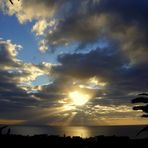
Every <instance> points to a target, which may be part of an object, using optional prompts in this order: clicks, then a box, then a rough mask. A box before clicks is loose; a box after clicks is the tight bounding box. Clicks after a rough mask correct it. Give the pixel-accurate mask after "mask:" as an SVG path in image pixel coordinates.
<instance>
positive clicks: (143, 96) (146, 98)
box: [132, 93, 148, 136]
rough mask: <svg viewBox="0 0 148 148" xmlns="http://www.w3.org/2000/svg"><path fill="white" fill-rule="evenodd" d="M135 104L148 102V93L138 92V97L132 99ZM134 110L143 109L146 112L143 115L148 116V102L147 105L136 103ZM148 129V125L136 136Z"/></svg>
mask: <svg viewBox="0 0 148 148" xmlns="http://www.w3.org/2000/svg"><path fill="white" fill-rule="evenodd" d="M132 103H133V104H137V103H148V94H147V93H141V94H138V97H137V98H135V99H133V100H132ZM133 110H142V111H143V112H144V114H143V115H142V117H145V118H148V104H146V105H135V106H134V107H133ZM145 131H148V126H146V127H144V128H143V129H142V130H140V131H139V132H138V133H137V135H136V136H138V135H139V134H141V133H143V132H145Z"/></svg>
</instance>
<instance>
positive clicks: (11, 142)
mask: <svg viewBox="0 0 148 148" xmlns="http://www.w3.org/2000/svg"><path fill="white" fill-rule="evenodd" d="M7 128H8V127H7V126H3V127H1V128H0V147H1V146H2V147H8V146H9V147H30V146H37V147H49V148H50V147H51V148H55V147H59V148H99V147H100V148H101V147H106V146H108V147H126V146H130V147H139V148H140V147H147V146H148V138H145V139H130V138H129V137H117V136H96V137H90V138H81V137H79V136H74V137H69V136H68V137H66V136H65V135H64V136H63V137H60V136H49V135H35V136H21V135H12V134H10V128H8V129H7ZM4 129H7V130H6V132H5V133H4V132H3V130H4Z"/></svg>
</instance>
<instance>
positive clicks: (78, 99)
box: [69, 91, 90, 106]
mask: <svg viewBox="0 0 148 148" xmlns="http://www.w3.org/2000/svg"><path fill="white" fill-rule="evenodd" d="M69 98H70V99H71V100H72V103H73V104H74V105H76V106H82V105H84V104H86V103H87V102H88V100H89V99H90V96H89V95H88V94H83V93H81V92H78V91H74V92H70V93H69Z"/></svg>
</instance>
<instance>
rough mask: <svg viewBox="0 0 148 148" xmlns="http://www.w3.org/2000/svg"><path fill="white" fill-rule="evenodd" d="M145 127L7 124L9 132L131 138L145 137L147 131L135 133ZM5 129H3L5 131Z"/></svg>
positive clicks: (16, 133) (30, 134)
mask: <svg viewBox="0 0 148 148" xmlns="http://www.w3.org/2000/svg"><path fill="white" fill-rule="evenodd" d="M144 127H145V125H141V126H139V125H138V126H22V125H19V126H18V125H17V126H14V125H13V126H9V127H8V128H10V129H11V134H15V135H24V136H33V135H41V134H47V135H58V136H71V137H73V136H80V137H82V138H89V137H95V136H100V135H104V136H128V137H130V138H132V139H135V138H147V137H148V131H145V132H143V133H141V134H140V135H139V136H136V134H137V133H138V132H139V131H140V130H141V129H143V128H144ZM8 128H7V129H8ZM7 129H5V131H3V132H6V131H7Z"/></svg>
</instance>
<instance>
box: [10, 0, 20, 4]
mask: <svg viewBox="0 0 148 148" xmlns="http://www.w3.org/2000/svg"><path fill="white" fill-rule="evenodd" d="M18 1H20V0H18ZM9 2H10V3H11V4H12V5H13V4H14V3H13V1H12V0H9Z"/></svg>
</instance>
